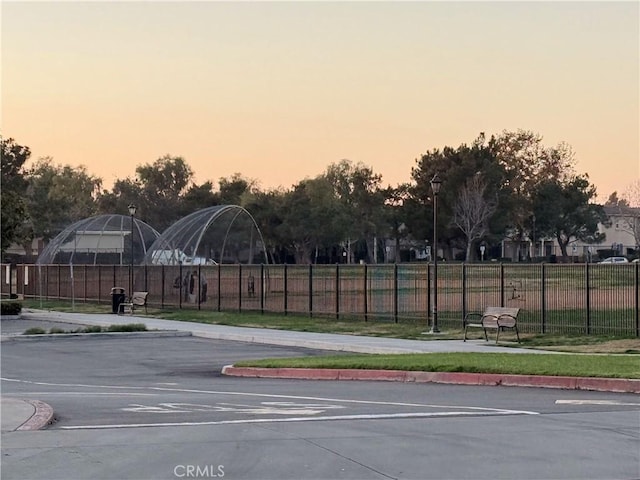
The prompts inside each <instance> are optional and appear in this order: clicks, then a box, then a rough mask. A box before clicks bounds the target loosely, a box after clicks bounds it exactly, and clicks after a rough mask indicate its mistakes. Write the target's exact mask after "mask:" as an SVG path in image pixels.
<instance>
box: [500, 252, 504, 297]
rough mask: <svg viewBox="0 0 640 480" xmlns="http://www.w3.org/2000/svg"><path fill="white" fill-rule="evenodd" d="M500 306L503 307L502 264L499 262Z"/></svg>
mask: <svg viewBox="0 0 640 480" xmlns="http://www.w3.org/2000/svg"><path fill="white" fill-rule="evenodd" d="M500 306H501V307H504V263H502V262H500Z"/></svg>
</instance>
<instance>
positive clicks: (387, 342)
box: [22, 310, 555, 354]
mask: <svg viewBox="0 0 640 480" xmlns="http://www.w3.org/2000/svg"><path fill="white" fill-rule="evenodd" d="M22 318H23V319H25V320H46V321H56V322H64V323H73V324H79V325H98V326H109V325H124V324H128V323H144V324H145V325H146V326H147V328H148V329H150V330H175V331H178V332H191V334H192V335H193V336H196V337H203V338H211V339H216V340H235V341H240V342H251V343H264V344H268V345H283V346H288V347H305V348H314V349H318V350H329V351H340V352H353V353H444V352H506V353H516V354H517V353H539V354H549V353H555V352H544V351H541V350H532V349H529V350H528V349H524V348H510V347H507V346H500V345H496V344H495V343H494V342H491V341H489V342H486V341H484V340H467V341H466V342H463V341H462V340H437V341H435V340H424V341H423V340H403V339H399V338H382V337H364V336H357V335H340V334H333V333H314V332H293V331H289V330H272V329H266V328H246V327H231V326H227V325H211V324H204V323H192V322H179V321H174V320H160V319H155V318H148V317H136V316H130V315H113V314H82V313H63V312H47V311H41V310H24V311H23V313H22ZM425 337H426V335H425Z"/></svg>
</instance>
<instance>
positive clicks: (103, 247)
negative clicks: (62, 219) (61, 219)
mask: <svg viewBox="0 0 640 480" xmlns="http://www.w3.org/2000/svg"><path fill="white" fill-rule="evenodd" d="M132 227H133V228H132ZM159 236H160V234H159V233H158V232H157V231H156V230H155V229H154V228H153V227H151V226H149V225H148V224H146V223H145V222H143V221H142V220H139V219H137V218H133V224H132V217H131V216H127V215H115V214H114V215H98V216H95V217H89V218H85V219H84V220H80V221H79V222H76V223H74V224H72V225H70V226H69V227H67V228H65V229H64V230H63V231H62V232H61V233H60V234H58V235H57V236H56V237H55V238H54V239H53V240H51V241H50V242H49V244H48V245H47V246H46V247H45V248H44V250H43V251H42V253H41V254H40V255H39V256H38V260H37V261H36V264H38V265H53V264H75V265H114V264H115V265H129V264H131V263H134V264H138V263H140V262H141V261H142V259H143V258H144V256H145V254H146V253H147V250H148V248H149V247H150V246H151V245H152V244H153V242H154V241H155V240H156V239H157V238H158V237H159Z"/></svg>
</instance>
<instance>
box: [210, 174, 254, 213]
mask: <svg viewBox="0 0 640 480" xmlns="http://www.w3.org/2000/svg"><path fill="white" fill-rule="evenodd" d="M255 185H256V182H255V180H251V179H249V178H246V177H243V176H242V175H241V174H239V173H234V174H233V175H232V176H231V177H229V178H220V180H218V189H219V192H218V193H217V201H218V203H219V204H220V205H240V206H242V202H243V196H244V195H245V194H247V193H251V192H252V191H253V189H254V187H255Z"/></svg>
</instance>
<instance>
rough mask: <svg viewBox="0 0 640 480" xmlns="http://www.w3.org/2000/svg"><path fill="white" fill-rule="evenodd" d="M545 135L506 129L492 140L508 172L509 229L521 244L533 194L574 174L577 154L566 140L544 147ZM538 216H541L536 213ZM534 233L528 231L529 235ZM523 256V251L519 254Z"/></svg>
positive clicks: (531, 206) (509, 232)
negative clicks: (547, 183)
mask: <svg viewBox="0 0 640 480" xmlns="http://www.w3.org/2000/svg"><path fill="white" fill-rule="evenodd" d="M542 140H543V139H542V136H541V135H539V134H537V133H534V132H531V131H528V130H517V131H516V132H509V131H503V132H502V134H500V135H499V136H497V137H496V138H492V141H491V142H490V145H491V148H492V149H493V150H494V152H495V156H496V158H497V160H498V162H499V163H500V165H501V166H502V167H503V169H504V172H505V179H504V184H503V185H504V188H505V189H506V190H508V191H509V192H510V194H509V198H508V199H507V200H506V201H505V202H503V206H505V207H507V208H506V209H505V212H506V213H507V215H508V216H507V222H506V225H505V226H506V232H505V233H507V234H508V235H509V236H511V238H512V239H513V240H514V241H515V242H516V245H518V246H519V245H520V244H521V241H522V239H523V238H524V236H525V234H526V233H527V232H529V231H530V229H531V227H532V222H531V215H532V212H533V196H534V194H535V193H536V191H537V189H538V187H539V186H540V185H542V184H543V183H545V182H549V181H553V180H554V179H558V180H559V181H564V180H566V179H567V178H570V177H572V176H573V175H574V171H573V165H574V163H575V159H574V154H573V151H572V149H571V147H570V146H569V145H568V144H566V143H563V142H561V143H559V144H558V145H556V146H555V147H545V146H544V145H543V143H542ZM536 218H537V219H538V218H539V217H538V215H537V214H536ZM531 236H532V235H531V234H530V233H529V237H531ZM518 255H519V256H520V252H519V253H518Z"/></svg>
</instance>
